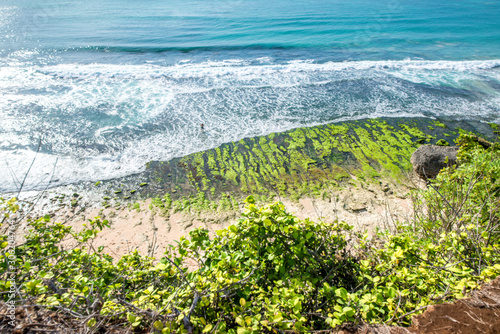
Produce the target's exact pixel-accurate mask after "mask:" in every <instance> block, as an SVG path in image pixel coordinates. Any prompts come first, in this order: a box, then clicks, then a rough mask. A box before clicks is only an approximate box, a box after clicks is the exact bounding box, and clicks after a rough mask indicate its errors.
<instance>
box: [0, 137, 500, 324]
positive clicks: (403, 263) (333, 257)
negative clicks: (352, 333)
mask: <svg viewBox="0 0 500 334" xmlns="http://www.w3.org/2000/svg"><path fill="white" fill-rule="evenodd" d="M461 144H462V149H461V151H460V159H461V160H460V161H461V164H460V166H459V167H456V168H455V167H454V168H450V169H448V170H446V171H444V172H443V173H441V174H440V176H439V177H438V179H437V180H436V181H434V182H433V183H432V185H431V187H429V189H428V190H425V191H423V192H420V193H418V196H419V200H420V202H419V203H420V204H421V206H422V211H421V212H420V213H419V214H418V215H417V216H416V219H415V221H414V222H412V223H411V224H400V225H399V226H398V230H397V231H396V232H395V233H393V234H387V235H382V234H381V235H379V236H378V237H374V238H369V237H368V236H367V235H359V234H357V233H354V232H353V231H352V228H351V227H350V226H349V225H348V224H345V223H341V222H334V223H325V222H319V223H315V222H312V221H310V220H299V219H297V218H296V217H294V216H292V215H290V214H288V213H287V212H285V210H284V207H283V205H282V204H279V203H275V204H272V205H269V206H266V207H263V208H259V207H256V206H255V204H254V203H253V199H252V198H251V197H249V198H248V199H247V207H246V210H245V212H244V213H243V215H242V216H243V217H242V219H240V221H239V222H238V223H236V224H234V225H232V226H230V227H228V228H227V229H224V230H220V231H217V233H216V235H214V236H210V235H209V233H208V231H207V230H204V229H196V230H193V231H192V232H191V233H190V236H189V238H187V239H185V238H183V239H181V240H180V241H179V243H178V244H177V245H175V246H171V247H170V248H169V249H167V250H166V252H165V256H164V257H163V258H162V259H159V260H158V261H156V260H154V259H152V258H147V257H143V256H141V255H139V254H138V253H137V252H133V253H131V254H128V255H125V256H124V257H122V258H121V259H120V260H119V261H118V262H113V260H112V258H111V257H110V256H109V255H106V254H104V253H103V249H102V248H101V249H97V250H96V249H94V248H93V247H92V239H93V238H94V237H95V235H96V234H97V233H98V232H99V230H101V229H103V228H105V227H106V226H107V225H108V224H107V221H101V220H100V219H99V218H96V219H95V220H93V221H91V222H89V223H88V224H87V226H86V227H85V229H84V230H83V231H81V232H75V231H73V230H72V229H71V228H70V227H67V226H64V225H63V224H60V223H54V222H51V221H50V219H49V218H48V217H46V218H42V219H39V220H36V221H32V222H30V228H31V230H30V232H29V234H27V235H26V237H25V240H24V241H23V242H22V244H18V245H17V247H16V248H15V252H13V250H12V248H10V245H9V240H8V233H4V234H2V235H1V237H0V238H1V239H0V247H1V248H2V253H1V260H2V261H1V267H0V268H1V272H0V291H2V296H3V299H4V300H5V301H8V300H9V296H10V295H9V294H8V292H9V291H10V290H11V288H12V287H13V286H14V283H15V285H16V286H17V288H18V290H17V292H16V299H17V302H18V303H21V300H24V301H26V300H32V301H33V302H34V303H36V304H38V305H44V307H47V308H51V309H54V310H57V311H59V312H63V313H67V314H68V315H71V316H72V317H75V318H77V319H79V320H80V322H81V323H82V324H83V325H85V326H86V328H87V331H88V332H97V331H99V330H100V329H101V328H106V327H107V326H110V325H112V324H122V325H121V326H125V327H129V328H131V329H133V330H135V331H138V332H139V331H143V332H156V333H201V332H204V333H238V334H241V333H263V332H264V333H265V332H272V333H274V332H283V331H290V330H291V331H295V332H305V331H309V330H320V329H328V328H332V327H336V326H338V325H340V324H343V323H346V322H354V323H359V322H370V323H382V322H384V323H399V324H408V323H409V320H410V318H411V316H412V315H413V314H415V313H418V312H422V311H423V309H424V307H425V306H427V305H429V304H434V303H440V302H445V301H451V300H453V299H456V298H461V297H463V296H464V295H465V294H466V293H467V292H468V291H470V290H471V289H473V288H475V287H477V286H478V284H480V283H481V282H483V281H487V280H488V279H490V278H493V277H496V276H497V275H499V274H500V265H499V264H498V263H500V254H499V250H500V246H499V244H498V243H499V235H498V220H499V219H498V218H499V212H498V201H499V198H500V196H498V189H500V167H499V166H498V162H499V161H500V159H499V158H500V157H499V155H500V150H499V149H498V147H497V146H495V145H494V146H493V147H491V148H489V149H484V148H482V147H480V145H476V144H475V142H474V140H473V138H469V137H465V136H464V137H462V139H461ZM0 204H2V207H3V211H4V213H13V212H15V211H16V210H17V206H16V205H15V202H13V201H9V202H2V203H0ZM450 212H452V213H453V215H450V214H449V213H450ZM9 219H14V218H12V217H7V218H6V219H5V220H4V223H7V222H8V221H9ZM6 226H7V225H6ZM68 239H69V240H68ZM70 241H73V242H76V243H77V245H76V246H75V247H69V245H70ZM9 258H10V260H11V261H10V262H9ZM12 260H13V261H12ZM193 260H194V261H195V262H196V264H197V265H196V266H195V268H193V266H191V269H190V270H188V269H187V263H193ZM9 278H14V279H13V280H9Z"/></svg>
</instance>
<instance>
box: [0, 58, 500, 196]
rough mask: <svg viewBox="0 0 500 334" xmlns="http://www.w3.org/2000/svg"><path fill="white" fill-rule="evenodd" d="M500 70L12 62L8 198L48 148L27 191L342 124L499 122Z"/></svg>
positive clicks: (7, 98) (4, 73)
mask: <svg viewBox="0 0 500 334" xmlns="http://www.w3.org/2000/svg"><path fill="white" fill-rule="evenodd" d="M17 59H19V58H17ZM499 66H500V60H484V61H423V60H410V59H408V60H401V61H351V62H323V63H320V62H316V61H313V60H281V61H278V60H276V59H274V58H272V57H262V58H256V59H225V60H221V61H214V60H211V61H201V62H196V61H193V60H190V59H186V60H184V61H179V62H178V63H176V64H172V65H164V64H161V62H160V61H158V60H150V61H148V62H147V63H146V62H145V63H141V64H115V63H90V64H81V63H63V64H38V65H34V64H33V63H32V62H28V63H23V62H22V61H21V62H19V61H16V62H12V63H10V65H9V66H3V67H0V92H1V94H2V98H1V99H0V150H1V152H2V159H1V161H0V173H2V175H5V176H6V177H4V179H3V181H2V183H1V184H0V191H13V190H15V189H16V188H17V187H18V186H19V179H21V178H22V175H23V173H24V172H25V171H26V170H27V168H28V166H29V164H30V163H31V161H32V159H33V156H34V151H35V150H36V149H37V143H38V140H39V139H40V138H41V140H42V146H41V152H40V153H39V154H38V156H37V159H36V161H35V165H34V168H32V170H31V171H30V175H29V177H28V179H27V182H26V187H27V189H39V188H43V187H44V186H45V184H44V182H49V181H50V183H51V184H52V185H61V184H69V183H74V182H78V181H86V180H93V181H97V180H101V179H110V178H114V177H120V176H126V175H130V174H134V173H137V172H140V171H142V170H144V168H145V164H146V163H147V162H148V161H151V160H169V159H171V158H174V157H180V156H184V155H187V154H190V153H193V152H196V151H200V150H205V149H209V148H213V147H217V146H219V145H220V144H222V143H225V142H229V141H235V140H239V139H241V138H244V137H250V136H257V135H266V134H269V133H271V132H280V131H286V130H288V129H292V128H296V127H302V126H313V125H318V124H324V123H329V122H334V121H339V120H349V119H359V118H366V117H377V116H379V117H387V116H389V117H408V116H425V117H453V118H474V119H476V120H484V121H498V120H499V116H498V115H499V105H500V104H499V103H500V74H499V73H500V71H499V70H498V68H499ZM201 123H203V124H204V125H205V130H204V131H202V130H201V129H200V124H201ZM56 161H57V163H56ZM41 180H45V181H41Z"/></svg>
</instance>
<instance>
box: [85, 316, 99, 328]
mask: <svg viewBox="0 0 500 334" xmlns="http://www.w3.org/2000/svg"><path fill="white" fill-rule="evenodd" d="M96 324H97V320H95V318H92V319H89V321H87V327H89V328H92V327H94V326H95V325H96Z"/></svg>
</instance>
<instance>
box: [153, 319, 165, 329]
mask: <svg viewBox="0 0 500 334" xmlns="http://www.w3.org/2000/svg"><path fill="white" fill-rule="evenodd" d="M153 327H154V329H156V330H159V331H161V330H162V329H163V322H161V321H160V320H156V321H155V322H154V323H153Z"/></svg>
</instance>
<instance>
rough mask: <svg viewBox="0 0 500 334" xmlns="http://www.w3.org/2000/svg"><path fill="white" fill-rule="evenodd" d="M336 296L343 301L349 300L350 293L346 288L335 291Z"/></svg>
mask: <svg viewBox="0 0 500 334" xmlns="http://www.w3.org/2000/svg"><path fill="white" fill-rule="evenodd" d="M335 295H337V296H338V297H340V298H342V299H343V300H347V296H348V292H347V290H346V289H345V288H340V289H337V290H335Z"/></svg>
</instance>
